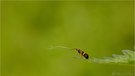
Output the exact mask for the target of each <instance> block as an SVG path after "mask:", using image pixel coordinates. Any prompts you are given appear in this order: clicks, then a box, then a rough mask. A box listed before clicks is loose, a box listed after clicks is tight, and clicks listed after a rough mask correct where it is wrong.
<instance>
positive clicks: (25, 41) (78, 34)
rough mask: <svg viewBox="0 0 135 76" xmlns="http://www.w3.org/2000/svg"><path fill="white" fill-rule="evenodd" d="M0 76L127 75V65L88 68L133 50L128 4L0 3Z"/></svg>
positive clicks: (130, 5) (130, 69)
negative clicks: (94, 60) (83, 57)
mask: <svg viewBox="0 0 135 76" xmlns="http://www.w3.org/2000/svg"><path fill="white" fill-rule="evenodd" d="M1 5H2V8H1V10H2V11H1V14H2V15H1V16H2V26H1V27H2V28H1V30H2V33H1V34H2V46H1V48H2V51H1V55H2V56H1V57H2V58H1V59H2V63H1V64H2V66H1V67H2V72H1V73H2V76H133V66H126V65H119V64H91V63H89V62H87V61H85V60H81V59H80V60H79V59H76V58H73V57H74V56H76V55H77V54H76V52H75V51H73V50H70V51H69V50H66V49H61V48H55V49H52V50H50V49H48V48H49V47H51V46H67V47H72V48H74V47H77V48H81V49H83V50H85V51H86V52H87V53H88V54H89V55H90V56H91V57H97V58H102V57H105V56H111V55H112V54H122V53H121V50H123V49H129V50H133V47H134V44H133V40H134V36H133V35H134V34H133V32H134V30H133V28H134V20H133V17H134V15H133V14H134V13H133V12H134V10H133V1H2V2H1Z"/></svg>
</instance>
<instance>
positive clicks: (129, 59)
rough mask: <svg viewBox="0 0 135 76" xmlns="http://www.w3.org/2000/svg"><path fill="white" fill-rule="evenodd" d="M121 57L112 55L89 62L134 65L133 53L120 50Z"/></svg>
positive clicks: (93, 58)
mask: <svg viewBox="0 0 135 76" xmlns="http://www.w3.org/2000/svg"><path fill="white" fill-rule="evenodd" d="M122 53H123V55H116V54H113V55H112V57H104V58H95V57H92V58H91V59H90V62H92V63H128V64H134V62H135V51H131V50H122Z"/></svg>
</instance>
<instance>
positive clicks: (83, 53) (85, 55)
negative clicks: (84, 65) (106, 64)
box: [75, 48, 89, 59]
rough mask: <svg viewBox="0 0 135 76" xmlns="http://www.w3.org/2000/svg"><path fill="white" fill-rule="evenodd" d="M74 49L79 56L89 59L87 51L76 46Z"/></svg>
mask: <svg viewBox="0 0 135 76" xmlns="http://www.w3.org/2000/svg"><path fill="white" fill-rule="evenodd" d="M75 50H76V51H77V52H78V53H79V54H80V55H81V56H83V57H84V58H85V59H89V55H88V54H87V53H85V52H84V51H83V50H81V49H77V48H75Z"/></svg>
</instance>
